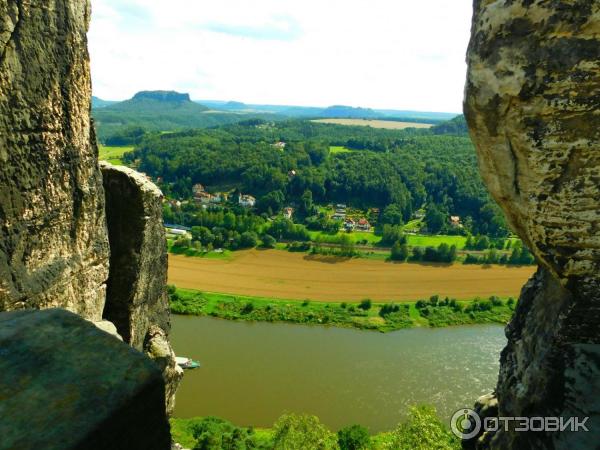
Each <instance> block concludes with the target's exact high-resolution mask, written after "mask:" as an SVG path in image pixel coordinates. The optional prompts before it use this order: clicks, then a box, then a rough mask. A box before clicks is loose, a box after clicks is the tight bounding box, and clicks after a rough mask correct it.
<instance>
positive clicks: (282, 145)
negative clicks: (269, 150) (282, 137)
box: [272, 141, 286, 150]
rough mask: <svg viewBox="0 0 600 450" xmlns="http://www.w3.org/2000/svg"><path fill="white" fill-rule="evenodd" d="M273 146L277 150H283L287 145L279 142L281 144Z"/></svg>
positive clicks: (276, 143)
mask: <svg viewBox="0 0 600 450" xmlns="http://www.w3.org/2000/svg"><path fill="white" fill-rule="evenodd" d="M272 146H273V147H275V148H276V149H277V150H283V149H284V148H285V146H286V143H285V142H282V141H279V142H275V143H274V144H272Z"/></svg>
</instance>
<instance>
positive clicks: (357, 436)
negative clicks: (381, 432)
mask: <svg viewBox="0 0 600 450" xmlns="http://www.w3.org/2000/svg"><path fill="white" fill-rule="evenodd" d="M337 435H338V444H339V445H340V449H341V450H362V449H367V448H369V446H370V444H371V438H370V437H369V431H368V430H367V429H366V428H365V427H363V426H360V425H352V426H349V427H345V428H342V429H341V430H340V431H338V433H337Z"/></svg>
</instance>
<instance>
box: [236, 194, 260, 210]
mask: <svg viewBox="0 0 600 450" xmlns="http://www.w3.org/2000/svg"><path fill="white" fill-rule="evenodd" d="M238 202H239V204H240V205H241V206H244V207H246V208H253V207H254V205H256V199H255V198H254V197H252V196H251V195H244V194H240V196H239V197H238Z"/></svg>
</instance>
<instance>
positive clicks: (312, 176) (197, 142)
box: [125, 119, 507, 236]
mask: <svg viewBox="0 0 600 450" xmlns="http://www.w3.org/2000/svg"><path fill="white" fill-rule="evenodd" d="M460 120H461V119H457V122H460ZM462 120H464V119H462ZM447 132H448V134H443V133H445V131H444V130H443V129H441V130H440V129H436V130H435V131H431V130H417V129H406V130H384V129H375V128H370V127H351V126H340V125H330V124H319V123H313V122H310V121H301V120H293V121H284V122H265V121H263V120H259V119H253V120H248V121H244V122H242V123H238V124H234V125H226V126H221V127H218V128H214V129H207V130H192V131H186V132H180V133H170V134H159V133H154V134H148V135H146V136H145V137H144V138H143V139H141V141H140V143H139V144H138V146H137V148H136V150H135V151H134V152H132V153H130V154H127V155H126V157H125V158H126V160H127V162H128V163H130V164H134V165H136V166H137V167H138V168H139V170H141V171H143V172H146V173H148V174H149V175H151V176H152V177H154V178H160V179H161V180H162V186H161V187H162V188H163V189H164V190H165V191H166V192H167V193H168V194H169V195H170V196H172V197H176V198H181V199H185V198H191V196H192V186H193V185H194V184H196V183H201V184H203V185H205V186H207V187H208V189H209V190H211V189H212V190H220V189H233V188H235V189H238V190H239V191H242V192H244V193H249V194H252V195H254V196H255V197H256V198H257V199H258V203H257V211H258V213H264V214H266V215H271V214H273V213H277V212H278V211H279V210H280V209H281V208H282V207H284V206H286V205H288V204H292V205H294V206H295V207H296V210H297V217H299V218H300V220H306V219H308V218H311V217H312V218H313V219H314V218H315V217H316V216H318V210H317V208H316V205H321V204H328V203H336V202H337V203H346V204H348V205H352V206H353V207H356V208H362V209H367V208H378V209H379V210H380V215H379V220H378V224H379V225H383V224H386V223H387V224H401V223H405V222H407V221H409V220H410V219H411V218H412V217H413V216H414V214H415V213H416V212H417V211H418V210H421V209H422V208H423V207H425V210H426V211H427V214H426V217H425V221H426V223H427V227H428V231H429V232H431V233H439V232H452V230H450V229H449V217H450V215H457V216H460V217H461V218H462V222H463V224H464V229H463V232H470V233H472V234H474V235H475V234H485V235H489V236H504V235H506V234H507V229H506V225H505V222H504V218H503V216H502V214H501V212H500V210H499V208H498V207H497V205H496V204H495V203H494V202H493V201H491V199H490V197H489V195H488V193H487V191H486V190H485V188H484V186H483V183H482V181H481V178H480V175H479V172H478V168H477V162H476V156H475V151H474V148H473V145H472V144H471V141H470V139H469V137H468V136H467V135H466V134H464V133H462V134H460V133H459V132H457V127H456V126H450V127H449V128H448V130H447ZM440 133H442V134H440ZM277 142H285V143H286V145H285V147H284V148H281V147H277V146H274V145H273V144H274V143H277ZM331 147H341V148H344V149H345V151H343V152H331V151H330V148H331Z"/></svg>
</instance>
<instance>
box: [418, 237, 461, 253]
mask: <svg viewBox="0 0 600 450" xmlns="http://www.w3.org/2000/svg"><path fill="white" fill-rule="evenodd" d="M406 237H407V239H408V245H410V246H411V247H437V246H438V245H440V244H442V243H446V244H448V245H456V248H457V249H458V250H462V249H463V248H464V247H465V244H466V242H467V238H466V237H464V236H426V235H412V234H408V235H406Z"/></svg>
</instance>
